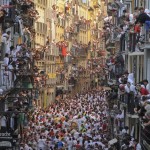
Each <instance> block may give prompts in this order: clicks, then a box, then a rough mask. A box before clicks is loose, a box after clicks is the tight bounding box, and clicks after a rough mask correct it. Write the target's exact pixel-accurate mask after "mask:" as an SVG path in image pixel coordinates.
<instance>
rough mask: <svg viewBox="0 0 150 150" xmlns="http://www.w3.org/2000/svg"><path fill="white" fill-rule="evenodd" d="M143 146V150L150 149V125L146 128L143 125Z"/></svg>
mask: <svg viewBox="0 0 150 150" xmlns="http://www.w3.org/2000/svg"><path fill="white" fill-rule="evenodd" d="M141 128H142V129H141V146H142V149H143V150H149V149H150V126H147V127H145V128H143V127H142V125H141Z"/></svg>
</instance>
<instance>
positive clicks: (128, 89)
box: [125, 85, 137, 94]
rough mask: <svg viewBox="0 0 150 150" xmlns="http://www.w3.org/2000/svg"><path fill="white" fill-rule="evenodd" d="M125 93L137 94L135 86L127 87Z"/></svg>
mask: <svg viewBox="0 0 150 150" xmlns="http://www.w3.org/2000/svg"><path fill="white" fill-rule="evenodd" d="M125 92H126V93H130V92H134V94H136V93H137V92H136V89H135V86H134V85H130V86H129V87H128V86H127V85H125Z"/></svg>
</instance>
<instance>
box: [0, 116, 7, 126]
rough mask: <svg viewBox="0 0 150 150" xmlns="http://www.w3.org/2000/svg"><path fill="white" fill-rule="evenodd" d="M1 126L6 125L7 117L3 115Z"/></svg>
mask: <svg viewBox="0 0 150 150" xmlns="http://www.w3.org/2000/svg"><path fill="white" fill-rule="evenodd" d="M0 123H1V127H6V117H5V116H2V117H1V119H0Z"/></svg>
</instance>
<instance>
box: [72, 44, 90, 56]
mask: <svg viewBox="0 0 150 150" xmlns="http://www.w3.org/2000/svg"><path fill="white" fill-rule="evenodd" d="M71 54H72V56H73V57H86V56H87V54H88V47H75V46H72V48H71Z"/></svg>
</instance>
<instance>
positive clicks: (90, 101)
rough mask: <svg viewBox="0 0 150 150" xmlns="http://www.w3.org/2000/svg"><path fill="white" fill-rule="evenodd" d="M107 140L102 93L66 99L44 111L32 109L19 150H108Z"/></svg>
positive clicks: (107, 127)
mask: <svg viewBox="0 0 150 150" xmlns="http://www.w3.org/2000/svg"><path fill="white" fill-rule="evenodd" d="M110 140H111V137H110V132H109V113H108V104H107V101H106V92H105V91H99V90H98V91H97V90H92V91H89V92H87V93H82V94H77V95H76V96H75V97H66V98H65V99H64V100H61V101H58V102H57V103H53V104H51V105H50V106H49V107H48V108H47V109H42V108H39V107H36V108H35V110H34V111H33V112H32V113H30V115H29V121H28V125H27V126H26V127H25V128H24V134H23V140H22V143H21V145H22V147H21V149H22V150H50V149H51V150H56V149H62V150H63V149H68V150H77V149H80V150H81V149H82V150H83V149H85V150H90V149H94V150H108V149H109V147H110V145H109V141H110Z"/></svg>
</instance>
